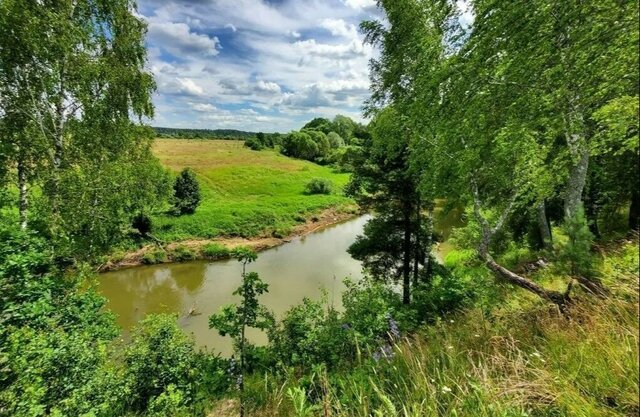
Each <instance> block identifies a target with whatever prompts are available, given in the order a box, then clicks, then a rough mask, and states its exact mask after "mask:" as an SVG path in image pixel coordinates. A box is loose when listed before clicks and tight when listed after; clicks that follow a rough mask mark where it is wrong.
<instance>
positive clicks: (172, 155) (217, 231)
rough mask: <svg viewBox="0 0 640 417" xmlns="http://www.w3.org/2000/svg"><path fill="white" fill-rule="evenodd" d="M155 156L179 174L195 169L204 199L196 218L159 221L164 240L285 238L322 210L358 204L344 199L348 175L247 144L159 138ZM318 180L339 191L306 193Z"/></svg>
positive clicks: (156, 222) (161, 216) (161, 217)
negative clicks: (247, 146) (321, 179)
mask: <svg viewBox="0 0 640 417" xmlns="http://www.w3.org/2000/svg"><path fill="white" fill-rule="evenodd" d="M154 153H155V154H156V156H157V157H158V158H159V159H160V161H161V162H162V164H163V165H164V166H166V167H168V168H169V169H170V170H171V171H173V172H174V173H177V172H179V171H180V170H181V169H183V168H186V167H189V168H192V169H193V170H194V171H195V172H196V174H197V176H198V181H199V184H200V190H201V196H202V201H201V203H200V206H199V207H198V209H197V210H196V212H195V213H194V214H191V215H183V216H179V217H178V216H173V215H170V214H166V213H161V214H157V215H156V216H155V217H154V219H153V220H154V226H155V233H156V235H157V237H158V238H160V239H162V240H166V241H176V240H185V239H208V238H213V237H218V236H242V237H253V236H258V235H272V236H275V237H282V236H285V235H286V234H288V233H289V232H290V231H291V230H292V228H293V227H294V226H295V225H296V224H298V223H301V222H304V221H305V220H307V219H310V218H313V216H315V215H316V214H318V213H319V212H321V211H322V210H325V209H329V208H336V209H337V210H343V209H347V206H350V205H352V204H353V201H352V200H351V199H349V198H347V197H345V196H344V195H342V189H343V187H344V186H345V185H346V183H347V182H348V180H349V175H348V174H344V173H337V172H334V170H333V169H332V168H330V167H325V166H320V165H316V164H314V163H311V162H308V161H303V160H297V159H292V158H288V157H286V156H283V155H281V154H279V153H278V152H276V151H274V150H262V151H252V150H250V149H248V148H246V147H244V146H243V142H241V141H229V140H186V139H157V140H156V142H155V145H154ZM313 178H324V179H327V180H329V181H331V183H332V184H333V188H334V191H333V193H332V194H330V195H306V194H304V189H305V185H306V184H307V183H308V182H309V181H311V180H312V179H313Z"/></svg>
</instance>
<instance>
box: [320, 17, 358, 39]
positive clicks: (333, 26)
mask: <svg viewBox="0 0 640 417" xmlns="http://www.w3.org/2000/svg"><path fill="white" fill-rule="evenodd" d="M320 27H322V28H324V29H327V30H328V31H329V32H331V34H332V35H333V36H341V37H343V38H347V39H358V30H357V29H356V25H354V24H348V23H347V22H345V21H344V20H342V19H323V20H322V21H321V22H320Z"/></svg>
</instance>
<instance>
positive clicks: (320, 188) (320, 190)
mask: <svg viewBox="0 0 640 417" xmlns="http://www.w3.org/2000/svg"><path fill="white" fill-rule="evenodd" d="M332 191H333V184H332V183H331V181H329V180H327V179H325V178H313V179H312V180H311V181H309V182H308V183H307V185H305V187H304V192H305V194H309V195H313V194H331V192H332Z"/></svg>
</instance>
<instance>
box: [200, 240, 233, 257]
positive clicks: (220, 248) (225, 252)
mask: <svg viewBox="0 0 640 417" xmlns="http://www.w3.org/2000/svg"><path fill="white" fill-rule="evenodd" d="M230 254H231V251H229V249H227V248H226V247H225V246H224V245H221V244H219V243H208V244H206V245H204V246H203V247H202V255H203V256H204V257H206V258H208V259H221V258H226V257H228V256H229V255H230Z"/></svg>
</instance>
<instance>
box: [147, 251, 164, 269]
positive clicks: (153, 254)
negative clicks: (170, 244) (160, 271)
mask: <svg viewBox="0 0 640 417" xmlns="http://www.w3.org/2000/svg"><path fill="white" fill-rule="evenodd" d="M166 260H167V253H166V252H165V251H163V250H162V249H155V250H152V251H149V252H146V253H145V254H144V255H142V263H143V264H145V265H155V264H161V263H163V262H165V261H166Z"/></svg>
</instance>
